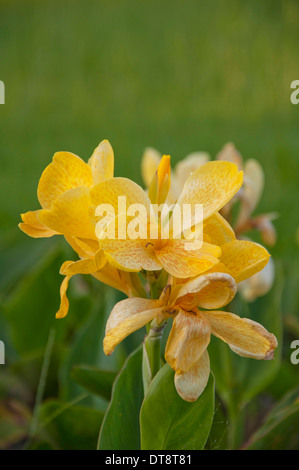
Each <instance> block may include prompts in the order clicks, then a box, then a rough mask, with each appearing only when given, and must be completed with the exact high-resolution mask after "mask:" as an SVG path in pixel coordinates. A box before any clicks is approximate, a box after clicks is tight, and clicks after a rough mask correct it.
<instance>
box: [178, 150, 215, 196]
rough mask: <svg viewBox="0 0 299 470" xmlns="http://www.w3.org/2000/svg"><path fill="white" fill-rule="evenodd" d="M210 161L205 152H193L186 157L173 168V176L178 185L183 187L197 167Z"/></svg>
mask: <svg viewBox="0 0 299 470" xmlns="http://www.w3.org/2000/svg"><path fill="white" fill-rule="evenodd" d="M209 160H210V155H209V154H208V153H206V152H193V153H190V154H189V155H187V156H186V157H185V158H184V159H183V160H181V161H180V162H178V163H177V164H176V166H175V175H176V177H177V179H178V183H179V184H180V185H181V186H182V188H183V186H184V184H185V181H186V179H187V178H188V177H189V176H190V175H191V173H193V172H194V171H196V170H197V169H198V168H199V167H201V166H202V165H204V164H205V163H207V162H208V161H209Z"/></svg>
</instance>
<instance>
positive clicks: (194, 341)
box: [165, 310, 211, 372]
mask: <svg viewBox="0 0 299 470" xmlns="http://www.w3.org/2000/svg"><path fill="white" fill-rule="evenodd" d="M210 335H211V328H210V325H209V322H208V321H207V320H206V319H205V318H204V317H203V316H201V315H197V314H196V313H195V312H194V313H187V312H185V311H183V310H181V311H180V312H179V313H178V314H177V315H176V317H175V319H174V321H173V325H172V328H171V331H170V334H169V337H168V340H167V344H166V349H165V359H166V361H167V362H168V364H169V365H170V366H171V367H172V368H173V369H174V370H175V371H179V372H185V371H187V370H188V369H190V367H192V366H193V365H194V364H195V363H196V362H197V361H198V359H199V358H200V356H201V355H202V354H203V352H204V351H205V350H206V348H207V346H208V344H209V342H210Z"/></svg>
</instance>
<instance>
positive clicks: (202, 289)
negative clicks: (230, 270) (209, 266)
mask: <svg viewBox="0 0 299 470" xmlns="http://www.w3.org/2000/svg"><path fill="white" fill-rule="evenodd" d="M236 292H237V285H236V282H235V280H234V279H233V278H232V277H231V276H230V275H229V274H225V273H209V274H203V275H201V276H198V277H196V278H194V279H191V281H189V282H186V284H184V285H183V287H182V288H181V290H180V291H179V293H178V296H177V299H176V303H178V304H179V305H180V306H181V307H182V308H188V306H189V308H190V309H192V308H195V307H201V308H207V309H210V308H213V309H214V308H221V307H224V305H227V304H228V303H229V302H230V301H231V300H232V299H233V298H234V296H235V294H236Z"/></svg>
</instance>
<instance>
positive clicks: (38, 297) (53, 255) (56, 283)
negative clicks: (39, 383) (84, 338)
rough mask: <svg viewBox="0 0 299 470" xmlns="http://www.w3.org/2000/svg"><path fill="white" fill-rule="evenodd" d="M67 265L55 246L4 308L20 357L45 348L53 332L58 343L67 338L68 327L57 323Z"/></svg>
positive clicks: (26, 277) (15, 291)
mask: <svg viewBox="0 0 299 470" xmlns="http://www.w3.org/2000/svg"><path fill="white" fill-rule="evenodd" d="M63 261H64V256H63V253H62V251H61V250H60V249H59V247H57V246H55V245H52V249H51V250H48V251H47V254H46V256H44V257H43V258H42V259H40V261H39V263H37V264H36V265H35V266H34V267H33V268H32V269H31V270H30V271H29V272H28V273H27V275H26V276H24V277H23V279H22V281H21V282H19V284H18V286H17V288H16V289H14V291H13V293H12V294H11V296H10V297H9V298H8V299H6V300H5V303H4V304H3V313H4V315H5V319H6V320H7V324H8V330H9V334H10V335H11V338H12V342H13V345H14V347H15V348H16V350H17V352H18V353H19V354H20V355H24V354H28V353H31V352H35V351H37V350H39V349H42V348H44V347H45V344H46V342H47V340H48V335H49V331H50V329H51V328H55V330H56V332H57V334H56V339H57V340H58V339H59V338H61V337H63V336H64V333H65V329H66V325H67V323H66V322H62V321H57V320H56V319H55V313H56V311H57V310H58V308H59V301H60V299H59V289H60V284H61V281H62V279H63V278H62V276H60V275H59V269H60V266H61V264H62V262H63Z"/></svg>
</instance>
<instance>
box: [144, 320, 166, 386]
mask: <svg viewBox="0 0 299 470" xmlns="http://www.w3.org/2000/svg"><path fill="white" fill-rule="evenodd" d="M165 325H166V321H163V322H162V323H160V324H158V323H157V320H156V319H154V320H153V321H152V322H151V324H150V328H149V332H148V334H147V336H146V338H145V340H144V344H143V366H142V369H143V370H142V376H143V386H144V394H146V392H147V390H148V387H149V385H150V383H151V381H152V380H153V378H154V377H155V375H156V374H157V373H158V372H159V370H160V368H161V340H162V337H163V330H164V327H165Z"/></svg>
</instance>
